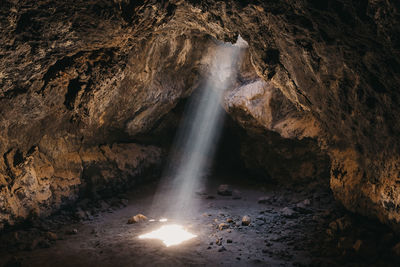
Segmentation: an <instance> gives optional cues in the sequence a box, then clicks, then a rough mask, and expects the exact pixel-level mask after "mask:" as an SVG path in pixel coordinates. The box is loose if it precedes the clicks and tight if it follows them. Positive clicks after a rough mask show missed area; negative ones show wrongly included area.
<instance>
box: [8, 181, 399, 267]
mask: <svg viewBox="0 0 400 267" xmlns="http://www.w3.org/2000/svg"><path fill="white" fill-rule="evenodd" d="M227 181H229V182H230V185H231V187H232V188H233V189H237V190H239V191H240V199H236V197H232V196H220V195H218V194H217V188H218V186H219V185H220V184H221V183H226V182H227ZM156 187H157V186H156V185H155V184H154V183H153V184H148V185H143V186H141V187H139V188H137V190H133V191H130V192H128V193H127V194H125V197H126V198H127V199H128V201H127V203H125V204H126V206H125V207H120V208H113V209H111V208H109V209H107V211H105V212H100V213H97V214H95V215H94V216H93V217H90V220H83V221H80V222H75V223H73V222H71V223H67V224H65V225H61V224H60V225H57V223H56V225H57V227H56V228H57V229H53V230H52V231H53V232H55V233H56V235H57V239H58V240H57V241H52V242H50V244H49V245H48V246H47V245H46V246H42V247H45V248H40V246H35V247H33V248H32V250H26V248H25V249H22V250H20V249H17V250H16V249H12V248H10V249H9V251H6V250H4V249H2V252H1V255H0V256H1V258H0V259H1V260H0V262H1V263H2V264H0V266H1V265H3V266H333V265H337V266H344V265H349V266H366V265H370V264H371V265H375V264H376V265H381V264H383V265H382V266H388V265H389V266H390V265H391V264H392V263H393V266H395V265H396V264H395V263H394V261H393V259H392V258H390V257H387V256H385V254H382V253H381V252H379V250H376V253H377V254H380V255H381V256H379V255H378V256H377V257H378V258H376V257H375V256H373V255H372V256H371V255H369V254H370V251H368V250H367V251H366V252H363V251H362V250H359V251H357V252H356V251H355V249H354V248H353V246H354V243H356V242H357V240H358V238H359V237H357V235H356V236H354V235H355V234H351V236H350V237H348V235H347V236H346V235H344V237H343V235H342V236H341V235H340V234H337V235H338V236H330V235H328V234H327V233H326V231H327V229H329V227H328V225H329V224H330V223H331V222H332V221H334V220H335V219H337V218H341V217H342V216H344V215H345V217H346V216H348V215H346V214H344V213H345V212H344V211H343V210H342V209H341V208H340V207H338V206H337V204H336V203H335V202H334V200H333V198H332V195H331V193H330V191H329V188H328V185H327V184H325V185H324V184H321V183H314V184H310V185H298V186H295V185H293V186H291V187H287V188H285V187H283V186H273V185H265V184H254V183H253V184H249V182H248V180H247V179H245V178H242V179H236V180H232V179H230V178H229V177H225V179H224V178H220V177H219V178H218V179H216V178H215V177H211V178H210V179H209V182H208V188H207V190H206V191H205V192H203V193H202V194H196V197H197V198H199V199H200V203H201V206H200V212H199V214H198V216H194V217H193V218H192V219H191V220H190V222H186V223H184V225H185V226H187V228H188V229H189V231H190V232H192V233H194V234H196V235H198V237H197V238H194V239H192V240H189V241H186V242H184V243H182V244H180V245H177V246H171V247H166V246H164V245H163V244H162V243H161V241H159V240H142V239H139V238H138V236H139V235H141V234H143V233H146V232H148V231H150V230H152V229H154V228H156V227H158V226H159V225H161V224H162V223H160V222H143V223H137V224H127V221H128V219H129V218H130V217H131V216H133V215H136V214H138V213H142V214H145V215H146V211H148V210H149V208H150V206H151V203H152V198H153V195H154V192H155V189H156ZM261 197H266V198H265V201H264V202H265V203H258V200H259V199H260V198H261ZM244 215H247V216H249V217H250V218H251V223H250V225H249V226H243V225H241V220H242V217H243V216H244ZM229 218H230V219H232V220H233V222H232V223H228V222H227V219H229ZM349 220H350V223H352V224H353V226H352V227H357V226H356V223H357V222H354V221H353V222H351V219H349ZM53 221H57V220H56V219H54V220H53ZM167 223H171V222H167ZM220 223H227V225H229V228H227V229H223V230H219V229H218V225H219V224H220ZM53 224H54V223H53ZM372 225H373V227H375V224H374V223H372ZM377 227H380V228H382V229H383V230H382V229H380V228H379V229H375V228H374V230H373V231H375V230H376V231H377V232H379V235H383V234H391V232H390V230H388V229H386V228H385V227H381V226H377ZM73 229H76V230H77V233H76V234H71V233H69V232H71V231H72V230H73ZM342 230H343V233H344V232H345V229H342ZM364 230H365V231H364V232H360V233H359V235H361V236H366V234H365V232H367V233H368V231H370V230H369V229H368V228H366V229H364ZM24 231H29V230H24ZM382 231H383V232H384V233H383V232H382ZM350 232H352V233H353V232H354V231H353V230H351V229H350ZM67 233H69V234H67ZM13 234H14V235H15V233H13ZM8 235H10V233H8ZM7 238H9V237H7V236H6V235H5V236H3V237H2V240H3V241H2V242H3V244H4V243H7ZM343 238H347V239H351V241H349V242H347V243H349V244H347V243H346V242H344V241H343V240H342V239H343ZM370 238H372V242H378V241H376V240H375V239H376V236H375V235H373V236H372V237H370ZM394 239H395V237H392V240H390V241H388V242H390V244H388V245H387V246H388V247H390V246H392V245H393V244H394V243H395V242H396V241H395V240H394ZM217 240H219V241H217ZM361 240H362V241H363V242H364V244H365V243H366V242H367V241H366V239H361ZM340 242H342V243H343V244H342V247H340V246H341V243H340ZM379 242H381V241H379ZM345 243H346V244H347V245H346V244H345ZM346 246H347V247H346ZM364 250H365V249H364ZM360 251H361V252H360ZM389 251H390V248H389ZM346 253H347V254H346ZM360 253H361V254H360ZM362 253H367V254H368V255H369V256H371V257H373V258H371V261H370V260H367V261H366V259H365V255H364V254H362ZM369 256H368V257H369ZM368 257H367V258H368Z"/></svg>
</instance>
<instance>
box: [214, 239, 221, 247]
mask: <svg viewBox="0 0 400 267" xmlns="http://www.w3.org/2000/svg"><path fill="white" fill-rule="evenodd" d="M215 244H216V245H217V246H221V245H222V237H221V238H217V240H216V241H215Z"/></svg>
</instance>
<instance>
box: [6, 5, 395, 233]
mask: <svg viewBox="0 0 400 267" xmlns="http://www.w3.org/2000/svg"><path fill="white" fill-rule="evenodd" d="M399 9H400V7H399V5H398V3H397V2H396V1H383V0H365V1H356V0H354V1H344V0H343V1H342V0H329V1H312V0H307V1H295V0H285V1H254V2H251V3H250V2H243V1H233V0H232V1H211V0H210V1H178V0H177V1H126V0H118V1H117V0H115V1H102V0H93V1H80V0H78V1H64V2H62V3H61V2H59V1H46V0H43V1H28V0H24V1H11V0H10V1H8V0H3V1H1V10H0V40H1V41H0V154H1V155H3V157H1V159H0V199H1V202H0V204H1V205H2V206H1V207H0V225H2V224H4V223H13V222H14V221H15V220H16V219H17V218H19V217H20V218H26V217H27V216H28V214H29V213H35V214H42V213H46V211H47V210H48V208H49V207H50V206H53V205H54V203H57V204H56V205H54V207H56V206H57V205H58V203H60V202H62V201H64V200H65V199H68V198H75V197H76V193H75V191H76V190H77V188H78V187H79V186H78V185H79V184H81V183H83V181H84V180H85V179H88V180H92V181H95V180H96V179H97V178H96V177H97V176H96V175H95V176H92V175H87V176H86V175H84V174H85V173H86V171H89V170H90V168H86V167H85V166H84V165H85V164H83V163H82V162H83V160H82V159H81V156H80V151H86V150H88V149H92V148H93V149H98V146H99V145H104V144H107V145H108V146H109V147H113V144H114V143H121V142H123V143H129V142H131V143H132V142H134V140H135V137H136V136H137V135H138V134H146V132H147V131H149V130H151V129H152V128H153V127H155V125H157V123H159V122H160V119H161V118H162V117H163V116H164V115H165V114H167V113H168V112H169V111H170V110H171V109H172V108H173V107H174V106H175V105H176V104H177V103H178V101H179V99H180V98H182V97H186V96H188V95H189V94H190V93H191V92H192V91H193V90H194V89H195V88H196V87H197V85H198V84H199V83H200V79H199V77H200V76H201V75H203V74H206V73H207V70H208V69H207V67H208V64H209V62H210V60H211V58H212V53H213V51H214V49H213V47H215V45H216V42H214V41H211V37H213V38H216V39H219V40H224V41H234V40H236V37H237V35H238V34H240V35H241V36H242V37H243V38H244V39H245V40H246V41H247V42H248V43H249V53H250V62H251V65H252V68H254V70H255V73H256V74H257V76H258V77H257V79H254V80H253V82H252V83H249V84H244V81H246V82H249V80H250V79H247V80H246V79H245V80H242V82H240V81H239V82H238V85H237V87H238V88H239V89H238V90H235V89H234V93H233V94H231V95H230V98H229V97H228V100H229V101H230V102H229V101H228V102H229V103H231V104H232V103H233V104H232V105H231V107H234V108H233V110H234V111H235V112H233V111H232V116H233V117H234V118H235V119H236V120H237V121H239V123H240V122H242V123H244V127H245V128H246V127H247V126H249V127H248V132H249V133H250V134H249V135H250V136H253V138H255V139H256V140H257V142H256V141H254V142H253V141H251V144H256V143H259V144H266V142H264V141H263V140H273V142H274V143H279V142H283V143H285V142H289V145H285V144H283V145H282V146H279V145H275V144H274V145H273V146H275V147H274V148H273V149H271V151H273V152H271V153H269V154H268V153H267V154H266V155H267V156H264V155H262V152H263V151H266V150H268V149H269V148H268V147H266V148H264V149H262V151H256V152H253V151H254V150H255V148H252V146H251V145H245V147H247V148H248V149H250V150H251V151H248V152H246V151H245V152H244V154H247V155H249V154H253V155H255V159H254V160H253V163H254V162H255V161H258V162H256V164H250V165H255V166H256V167H257V166H262V165H264V163H265V162H269V159H271V158H272V157H274V155H278V156H281V158H285V157H284V156H287V154H291V152H290V151H289V152H285V151H284V148H285V147H290V148H293V147H294V146H295V144H294V143H296V142H298V141H299V140H303V141H304V142H305V143H301V144H300V147H301V146H306V147H310V151H312V152H313V153H314V152H318V148H317V146H316V144H317V143H318V145H319V146H320V147H321V148H322V149H324V150H325V151H326V152H327V153H328V155H329V156H330V161H331V188H332V190H333V192H334V194H335V197H336V198H337V199H338V200H340V201H341V202H342V203H343V204H344V206H345V207H346V208H347V209H349V210H352V211H356V212H359V213H361V214H364V215H368V216H373V217H377V218H378V219H379V220H380V221H382V222H385V223H389V224H391V225H392V226H394V227H397V225H398V222H399V221H400V209H399V208H398V207H399V205H400V198H399V194H400V189H399V187H398V179H399V171H400V167H399V165H400V162H399V151H400V142H399V141H398V136H399V134H400V124H399V120H398V119H397V117H398V115H399V114H400V107H399V103H398V102H399V97H400V92H399V90H397V88H398V87H399V79H400V78H399V75H398V74H399V71H400V63H399V62H400V50H399V48H400V39H399V36H400V19H399ZM243 77H244V76H243ZM252 77H254V76H252ZM250 78H251V77H250ZM264 82H265V83H267V85H266V86H267V87H266V88H272V87H273V88H277V89H279V91H277V90H276V89H268V90H267V89H265V88H264V87H262V90H261V89H260V88H261V87H257V83H264ZM271 86H272V87H271ZM254 88H258V89H257V90H260V91H259V92H256V95H261V97H260V98H258V97H257V96H254V95H253V94H252V90H253V89H254ZM243 93H244V94H243ZM269 94H272V98H269V96H268V95H269ZM237 96H245V97H244V98H246V97H250V98H251V99H254V100H257V101H266V100H265V98H267V99H272V100H274V99H275V100H279V101H280V103H285V105H283V106H279V107H272V109H271V107H270V106H269V107H268V106H267V107H264V105H261V106H257V105H255V104H254V105H253V104H251V103H250V104H251V105H249V104H248V103H245V102H243V101H242V100H240V99H243V97H240V98H237ZM233 100H235V101H233ZM236 100H238V101H236ZM232 101H233V102H232ZM257 101H256V102H257ZM273 102H274V101H272V103H273ZM269 103H271V102H269ZM224 106H225V107H227V106H228V107H229V105H225V104H224ZM227 110H228V112H230V110H229V109H227ZM271 110H272V112H270V111H271ZM238 111H243V112H238ZM259 111H260V112H261V113H259ZM284 111H287V112H286V113H285V112H284ZM238 114H241V115H240V116H239V115H238ZM243 114H244V115H246V116H247V117H246V119H243V116H242V115H243ZM274 114H275V115H274ZM276 114H278V115H282V117H279V116H278V117H276ZM247 121H249V122H250V125H247V124H246V122H247ZM254 128H256V129H258V131H254ZM260 129H261V132H260ZM270 131H275V132H277V133H276V134H273V133H271V132H270ZM260 133H261V134H260ZM254 136H255V137H254ZM260 136H263V137H262V138H261V139H260ZM287 138H291V139H293V140H289V141H287V140H286V139H287ZM308 138H313V139H316V140H317V142H316V141H315V140H314V141H310V140H309V139H308ZM282 139H284V140H282ZM291 142H292V143H291ZM307 142H309V143H307ZM255 146H256V147H259V146H258V145H255ZM123 150H124V149H123ZM126 150H130V149H129V148H127V149H126ZM277 151H278V152H279V151H280V153H278V152H277ZM143 153H146V152H143ZM318 153H319V152H318ZM306 154H307V152H306V150H303V151H302V150H301V149H300V150H299V151H296V153H294V155H295V156H296V157H297V156H298V157H303V156H304V155H306ZM140 155H141V154H140ZM138 156H139V155H138ZM311 159H313V157H311ZM288 160H289V161H290V160H291V159H288ZM107 161H108V159H107ZM247 161H248V162H250V163H251V162H252V159H250V160H247ZM311 161H312V160H311ZM110 162H114V161H113V160H110ZM324 162H326V161H324ZM304 164H305V165H304ZM304 164H303V163H301V164H298V166H297V167H293V169H302V168H303V169H304V170H303V171H300V172H304V173H305V174H309V175H311V176H315V175H318V171H310V170H312V169H313V168H314V169H315V166H311V165H308V166H307V161H305V162H304ZM302 165H304V166H302ZM41 168H43V170H42V172H43V173H45V174H46V175H45V176H41V174H40V172H39V174H35V175H34V174H32V173H33V172H32V171H31V170H35V172H37V171H38V170H39V169H41ZM138 168H139V167H138ZM293 169H292V170H290V171H289V172H288V173H287V174H284V173H282V172H281V171H280V170H279V168H277V169H276V170H275V171H272V174H270V175H273V174H275V173H278V174H280V175H283V176H284V175H291V174H293V173H294V171H293ZM322 169H323V168H322ZM130 171H133V172H134V170H129V171H128V174H127V176H132V174H131V173H130ZM307 172H309V173H307ZM305 176H307V175H305ZM28 177H30V178H28ZM36 184H39V185H41V186H40V187H37V186H36ZM94 184H96V182H94ZM17 185H18V186H17ZM32 188H35V190H33V189H32ZM39 188H40V189H39ZM50 195H51V197H50ZM48 199H51V201H50V202H47V200H48ZM43 201H44V202H45V206H46V208H43V207H42V206H41V205H38V204H37V203H42V202H43ZM13 206H18V207H22V206H23V207H24V208H22V209H20V208H18V209H13V208H12V207H13ZM50 209H51V208H50Z"/></svg>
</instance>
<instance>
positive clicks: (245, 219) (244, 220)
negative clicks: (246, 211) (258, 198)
mask: <svg viewBox="0 0 400 267" xmlns="http://www.w3.org/2000/svg"><path fill="white" fill-rule="evenodd" d="M250 223H251V218H250V217H249V216H247V215H246V216H243V218H242V225H244V226H248V225H249V224H250Z"/></svg>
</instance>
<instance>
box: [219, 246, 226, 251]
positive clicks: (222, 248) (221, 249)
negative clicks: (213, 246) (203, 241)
mask: <svg viewBox="0 0 400 267" xmlns="http://www.w3.org/2000/svg"><path fill="white" fill-rule="evenodd" d="M223 251H226V248H225V247H224V246H222V247H220V248H219V249H218V252H223Z"/></svg>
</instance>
